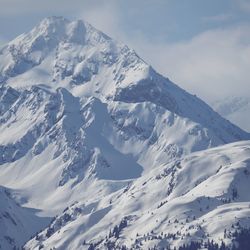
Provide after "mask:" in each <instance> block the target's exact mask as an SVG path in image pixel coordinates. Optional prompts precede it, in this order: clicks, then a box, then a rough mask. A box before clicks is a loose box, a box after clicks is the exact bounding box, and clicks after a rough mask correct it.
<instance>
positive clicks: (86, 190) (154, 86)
mask: <svg viewBox="0 0 250 250" xmlns="http://www.w3.org/2000/svg"><path fill="white" fill-rule="evenodd" d="M0 80H1V87H0V183H1V185H3V186H4V187H6V188H8V190H9V191H8V192H9V193H10V194H9V196H8V202H10V203H11V204H13V207H16V206H17V205H16V203H17V204H18V205H19V206H21V208H20V209H15V211H16V213H19V211H20V212H21V213H25V215H26V214H27V213H28V211H29V210H28V209H27V210H25V212H23V211H24V210H22V207H28V208H30V211H31V216H32V218H34V221H35V222H34V223H36V227H35V228H36V229H34V230H40V229H43V230H44V231H43V232H41V233H40V234H39V235H38V234H37V235H36V237H34V238H33V239H32V240H31V241H30V242H28V243H27V244H26V245H25V247H26V248H27V249H35V248H36V247H39V248H40V247H42V246H45V248H52V247H56V248H61V249H79V248H83V249H85V248H86V245H85V246H83V241H85V240H86V241H88V242H90V243H88V246H90V244H97V243H98V242H101V243H102V244H103V240H104V238H105V237H106V236H105V235H108V232H106V231H107V230H111V229H112V228H114V227H115V226H117V223H121V224H120V225H122V226H121V227H120V229H119V230H120V231H119V233H118V234H121V233H122V230H123V228H125V224H126V227H127V226H128V224H129V225H130V227H129V228H130V229H128V230H130V231H129V233H128V234H124V237H125V238H124V239H125V240H124V241H119V240H116V238H117V237H115V238H114V239H113V240H111V241H110V244H111V243H112V244H115V246H116V247H117V248H119V247H122V244H123V243H126V245H128V246H133V244H134V242H130V240H129V238H131V237H132V236H131V237H130V236H129V238H128V237H127V236H126V235H130V234H133V232H135V231H138V230H139V227H140V225H141V224H140V221H138V220H139V218H140V216H142V215H144V217H143V218H144V219H145V220H147V215H146V214H147V213H148V214H152V213H155V212H156V213H158V212H157V211H158V210H157V211H156V210H155V209H156V208H155V206H156V203H157V204H158V203H159V204H166V203H167V202H168V201H170V200H173V202H172V203H170V204H172V205H171V206H174V205H173V204H175V202H177V201H180V206H187V207H189V206H194V203H195V202H196V199H198V197H199V196H202V195H203V194H201V193H200V192H198V191H197V192H196V191H194V189H195V187H196V186H199V185H205V184H204V183H203V182H204V181H205V180H207V179H209V178H210V179H209V181H210V180H211V183H213V185H215V187H214V189H215V190H216V192H217V191H218V190H220V189H219V187H218V186H216V185H219V183H220V182H221V181H223V180H224V179H223V178H227V180H228V182H230V180H231V181H232V183H233V184H234V183H235V179H234V176H236V175H237V173H238V172H237V171H241V167H240V166H238V165H237V167H235V169H236V170H235V171H234V174H232V178H231V177H230V178H231V179H230V178H229V177H226V176H227V175H228V172H227V167H226V166H227V164H229V162H230V159H231V158H230V149H228V148H227V149H226V150H224V148H223V147H222V148H221V149H220V148H219V149H217V150H215V151H209V150H208V149H210V148H212V147H216V146H220V145H224V144H226V143H232V142H236V141H240V140H247V139H249V138H250V136H249V134H248V133H246V132H244V131H243V130H241V129H240V128H238V127H237V126H235V125H233V124H231V123H230V122H229V121H227V120H225V119H223V118H222V117H221V116H220V115H219V114H218V113H216V112H215V111H213V110H212V109H211V108H210V107H209V106H208V105H207V104H206V103H204V102H203V101H202V100H200V99H199V98H197V97H196V96H194V95H191V94H189V93H187V92H186V91H184V90H183V89H181V88H180V87H178V86H177V85H175V84H174V83H172V82H171V81H170V80H169V79H168V78H165V77H163V76H162V75H160V74H158V73H157V72H156V71H155V70H154V69H153V68H152V67H151V66H150V65H148V64H147V63H146V62H145V61H144V60H142V59H141V58H140V57H139V56H138V55H137V54H136V53H135V51H133V50H131V49H129V48H128V47H127V46H126V45H124V44H122V43H119V42H116V41H114V40H112V39H111V38H110V37H108V36H107V35H105V34H103V33H102V32H100V31H98V30H96V29H95V28H94V27H92V26H91V25H90V24H88V23H86V22H83V21H81V20H80V21H74V22H70V21H68V20H67V19H64V18H62V17H51V18H46V19H44V20H43V21H42V22H41V23H40V24H38V25H37V26H36V27H34V29H32V30H31V31H30V32H28V33H25V34H22V35H20V36H19V37H17V38H16V39H14V40H13V41H11V42H9V43H8V44H7V45H6V46H5V47H4V48H2V49H1V51H0ZM232 147H233V148H234V147H237V149H234V150H233V151H232V152H236V154H238V152H239V151H240V150H243V151H244V150H245V149H246V150H247V149H248V144H247V143H246V144H239V145H238V144H236V146H234V144H232ZM201 150H208V151H204V152H205V153H197V151H201ZM195 152H196V153H195ZM206 152H208V153H207V154H208V155H211V158H209V157H208V158H206V159H205V160H204V162H203V156H204V155H206ZM190 153H194V155H193V156H192V157H190V158H185V157H188V155H189V154H190ZM196 158H197V161H198V163H199V164H205V165H206V164H207V166H208V168H210V167H211V169H213V170H211V171H210V170H209V169H205V168H204V166H203V167H202V168H200V171H201V172H199V171H198V172H197V171H196V170H195V169H193V167H191V165H192V164H191V163H192V162H194V163H195V162H196V160H195V159H196ZM183 159H184V160H183ZM185 159H186V160H185ZM214 159H219V160H218V162H221V164H222V166H223V167H224V168H223V169H224V170H223V171H224V172H223V176H218V175H217V172H216V171H220V166H219V167H218V169H219V170H218V169H217V163H216V166H213V168H212V163H214V162H215V161H214ZM237 159H238V160H239V162H245V165H244V166H245V168H248V163H247V156H246V153H244V154H242V155H239V158H237V157H235V158H234V157H233V156H232V161H234V162H237ZM181 160H183V162H182V161H181ZM198 163H197V164H198ZM199 164H198V165H199ZM235 164H236V163H235ZM239 164H240V163H239ZM194 165H195V164H194ZM192 166H193V165H192ZM182 167H183V168H184V169H183V171H182V170H180V169H182ZM189 168H191V170H190V176H189V175H188V172H187V175H186V177H187V176H189V177H188V178H190V180H193V181H191V182H190V183H189V184H186V187H187V190H183V189H182V188H181V182H180V180H181V179H183V178H184V175H183V173H186V170H188V169H189ZM197 169H198V168H197ZM162 171H163V172H162ZM214 175H216V177H214ZM158 176H159V177H158ZM237 176H238V175H237ZM165 177H166V180H167V181H166V182H164V181H163V182H161V181H160V182H158V181H157V182H156V183H155V182H154V181H152V183H151V181H149V180H155V179H157V180H158V178H160V179H161V178H165ZM186 177H185V178H186ZM217 177H218V180H219V181H218V182H216V181H214V179H213V178H217ZM237 178H238V177H237ZM244 178H245V177H244ZM244 178H243V179H242V180H243V181H245V179H244ZM194 180H195V181H194ZM237 180H238V179H237ZM187 182H188V181H187ZM144 183H145V184H144ZM146 183H151V184H150V185H146ZM202 183H203V184H202ZM244 183H245V182H244ZM151 185H152V188H153V187H155V188H156V190H155V191H154V193H155V194H157V195H156V196H155V197H152V196H151V194H150V193H148V192H150V187H151ZM142 186H145V187H144V188H140V187H142ZM161 188H163V189H164V190H165V191H166V192H164V194H163V193H162V194H160V190H161ZM175 188H176V189H175ZM224 188H225V190H224V191H225V194H224V196H225V197H224V196H223V197H220V199H219V198H218V199H217V198H216V199H217V200H212V201H213V202H214V203H213V206H212V207H211V209H215V204H216V205H218V206H219V204H222V203H223V199H224V198H225V199H226V197H227V194H228V196H230V195H229V193H230V192H232V190H233V189H232V186H230V185H226V184H225V185H224ZM217 189H218V190H217ZM133 190H135V192H137V193H138V194H140V195H142V197H143V194H144V192H146V193H148V194H149V195H147V196H145V200H144V201H143V200H141V199H136V200H134V202H131V203H130V201H129V203H128V204H130V207H129V208H128V209H124V210H122V207H123V205H124V202H125V201H126V199H125V198H124V196H126V195H129V197H134V191H133ZM145 190H146V191H145ZM189 191H190V194H191V193H192V195H194V197H193V198H194V200H192V201H191V200H190V197H189V196H188V197H186V196H184V194H186V193H185V192H189ZM216 192H215V193H212V194H211V197H212V196H213V197H216ZM218 192H219V191H218ZM2 193H3V195H2V196H0V198H1V197H6V195H5V193H4V192H2ZM242 193H244V192H243V191H242ZM182 196H183V197H182ZM120 197H123V198H124V199H121V198H120ZM230 197H231V196H230ZM222 198H223V199H222ZM2 199H4V198H2ZM6 199H7V198H6ZM247 199H248V196H246V197H245V196H244V199H243V200H242V201H246V200H247ZM177 203H178V202H177ZM77 204H79V205H77ZM210 205H211V204H210ZM166 206H167V204H166ZM169 208H170V207H168V208H167V209H169ZM68 209H69V210H68ZM136 211H137V212H136ZM159 211H161V210H159ZM178 211H179V212H180V213H182V212H183V210H181V209H180V210H178ZM178 211H177V215H175V216H177V217H178V216H179V214H178ZM194 211H196V210H194ZM209 211H210V212H211V211H212V210H208V211H207V213H208V212H209ZM0 212H1V210H0ZM3 213H5V211H4V212H3ZM112 213H113V214H114V215H115V216H116V217H115V218H113V219H112V220H111V219H110V217H109V216H110V215H112ZM194 213H195V216H197V211H196V212H194ZM34 214H35V215H34ZM55 215H57V217H56V218H54V220H53V222H51V224H49V223H48V222H47V224H46V226H45V225H44V223H46V220H47V218H48V217H51V218H52V217H53V216H55ZM26 216H27V215H26ZM190 216H191V215H190ZM204 216H205V214H204ZM13 217H15V218H20V215H18V214H16V215H15V214H14V215H13ZM78 217H81V219H80V220H79V221H80V222H81V223H80V224H79V223H78ZM156 217H157V216H156ZM156 217H152V218H156ZM41 218H46V219H41ZM107 218H108V220H107ZM157 218H158V217H157ZM178 218H179V217H178ZM208 218H210V217H208ZM144 219H143V220H144ZM162 219H163V218H162ZM165 219H166V218H165ZM9 220H10V223H11V219H9ZM171 220H172V219H171ZM19 222H20V225H19V224H18V222H16V224H18V226H20V227H22V223H23V222H22V220H19ZM196 222H197V223H199V221H196ZM143 223H144V222H143ZM155 223H156V224H155ZM161 223H162V222H161V221H159V220H158V219H156V222H152V223H151V225H150V226H149V227H148V229H150V230H155V228H161V226H162V224H161ZM0 226H1V221H0ZM179 226H180V225H179ZM25 227H27V228H28V229H29V230H26V231H25V233H26V234H25V233H24V234H22V235H23V236H22V239H20V237H16V236H15V235H13V233H12V232H13V229H12V228H13V225H12V224H9V225H8V223H7V222H6V220H5V221H4V228H7V230H5V232H4V233H3V235H0V239H5V240H4V242H5V243H4V244H5V245H4V247H5V248H6V249H8V248H13V247H14V246H17V247H20V246H21V245H22V244H24V243H25V242H26V241H28V239H29V238H30V237H31V236H32V235H31V233H30V232H31V231H32V230H31V229H32V228H33V225H32V221H30V220H28V221H27V223H26V224H25ZM68 227H70V232H69V233H68V234H67V237H66V236H60V237H61V238H60V240H58V239H57V238H56V236H55V235H57V234H58V235H60V232H67V231H68V229H67V228H68ZM1 232H2V231H1ZM35 233H36V231H33V235H34V234H35ZM51 236H53V237H52V238H51ZM116 236H117V235H116ZM6 237H7V238H6ZM112 237H113V236H112V233H111V237H110V238H112ZM133 237H134V236H133ZM133 237H132V238H133ZM9 238H11V240H9ZM137 238H138V237H137ZM64 239H65V240H64ZM185 239H186V238H185ZM187 240H188V239H187ZM101 243H100V244H101ZM150 244H151V243H150ZM171 244H172V243H171ZM174 244H177V243H176V242H174ZM97 245H98V244H97ZM103 247H104V246H103ZM111 249H112V248H111Z"/></svg>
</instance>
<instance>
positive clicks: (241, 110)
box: [213, 96, 250, 132]
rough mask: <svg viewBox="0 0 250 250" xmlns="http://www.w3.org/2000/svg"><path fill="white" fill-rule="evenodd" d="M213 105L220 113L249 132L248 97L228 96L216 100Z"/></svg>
mask: <svg viewBox="0 0 250 250" xmlns="http://www.w3.org/2000/svg"><path fill="white" fill-rule="evenodd" d="M213 107H214V109H215V110H216V111H217V112H218V113H219V114H220V115H222V116H223V117H225V118H227V119H228V120H229V121H231V122H233V123H235V124H237V125H238V126H239V127H241V128H242V129H245V130H246V131H248V132H250V116H249V114H250V97H244V96H241V97H228V98H225V99H224V100H223V101H217V102H216V103H214V104H213Z"/></svg>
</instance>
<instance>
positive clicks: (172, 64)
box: [130, 25, 250, 102]
mask: <svg viewBox="0 0 250 250" xmlns="http://www.w3.org/2000/svg"><path fill="white" fill-rule="evenodd" d="M249 27H250V25H241V26H238V27H231V28H227V29H224V30H222V29H216V30H210V31H206V32H203V33H201V34H199V35H197V36H195V37H194V38H193V39H191V40H189V41H185V42H181V43H176V44H164V43H159V44H151V43H149V42H146V41H145V39H138V40H133V41H132V40H131V41H130V44H133V45H134V47H135V48H136V50H137V51H138V52H139V53H140V54H141V55H142V56H143V57H144V58H145V59H146V60H147V61H148V62H149V63H151V64H152V65H153V66H154V67H155V68H156V69H157V70H158V71H159V72H161V73H162V74H163V75H165V76H168V77H170V79H172V80H173V81H174V82H176V83H178V84H179V85H180V86H182V87H183V88H185V89H187V90H189V91H191V92H192V93H195V94H197V95H198V96H200V97H201V98H203V99H205V100H207V101H209V102H213V101H214V100H216V99H221V98H224V97H225V96H229V95H246V94H247V95H250V94H249V93H250V80H249V79H250V70H249V64H250V28H249Z"/></svg>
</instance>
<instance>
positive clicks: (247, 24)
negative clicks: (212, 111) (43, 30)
mask: <svg viewBox="0 0 250 250" xmlns="http://www.w3.org/2000/svg"><path fill="white" fill-rule="evenodd" d="M51 15H60V16H64V17H67V18H69V19H71V20H74V19H79V18H82V19H85V20H86V21H89V22H90V23H91V24H93V25H94V26H95V27H97V28H99V29H101V30H102V31H104V32H106V33H107V34H108V35H110V36H112V37H114V38H115V39H117V40H121V41H123V42H125V43H127V44H128V45H129V46H130V47H132V48H134V49H135V50H136V51H137V52H138V54H139V55H140V56H141V57H142V58H144V59H145V60H146V61H147V62H149V63H150V64H151V65H152V66H153V67H154V68H155V69H157V70H158V71H159V72H160V73H162V74H164V75H165V76H167V77H169V78H170V79H172V80H173V81H174V82H176V83H177V84H179V85H180V86H182V87H183V88H185V89H187V90H189V91H191V92H192V93H195V94H197V95H198V96H200V97H202V98H204V99H205V100H207V101H209V102H213V101H214V100H216V99H221V98H224V97H226V96H230V95H249V96H250V80H249V79H250V0H70V1H69V0H67V1H66V0H43V1H36V0H0V44H4V43H5V42H7V41H9V40H11V39H13V38H14V37H16V36H17V35H19V34H21V33H23V32H27V31H29V30H30V29H31V28H32V27H33V26H34V25H35V24H37V23H38V22H39V21H40V20H41V19H42V18H44V17H47V16H51Z"/></svg>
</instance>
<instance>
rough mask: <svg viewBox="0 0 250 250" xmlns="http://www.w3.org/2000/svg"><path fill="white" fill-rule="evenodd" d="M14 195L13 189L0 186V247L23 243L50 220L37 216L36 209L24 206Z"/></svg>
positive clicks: (10, 246) (9, 247)
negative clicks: (16, 200) (17, 201)
mask: <svg viewBox="0 0 250 250" xmlns="http://www.w3.org/2000/svg"><path fill="white" fill-rule="evenodd" d="M12 195H13V194H12V192H11V190H8V189H5V188H3V187H0V204H1V206H0V232H1V234H0V249H13V248H14V247H15V246H20V245H23V244H24V243H25V242H26V241H27V239H29V237H30V236H31V235H32V234H33V233H34V232H36V231H39V230H41V229H43V228H44V227H45V226H46V225H47V224H48V223H49V221H50V220H49V219H47V218H42V217H38V216H36V215H35V213H36V212H37V211H36V210H35V209H30V208H22V207H21V206H20V205H19V204H18V203H16V202H15V201H14V199H13V197H12ZM15 195H17V194H15Z"/></svg>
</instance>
